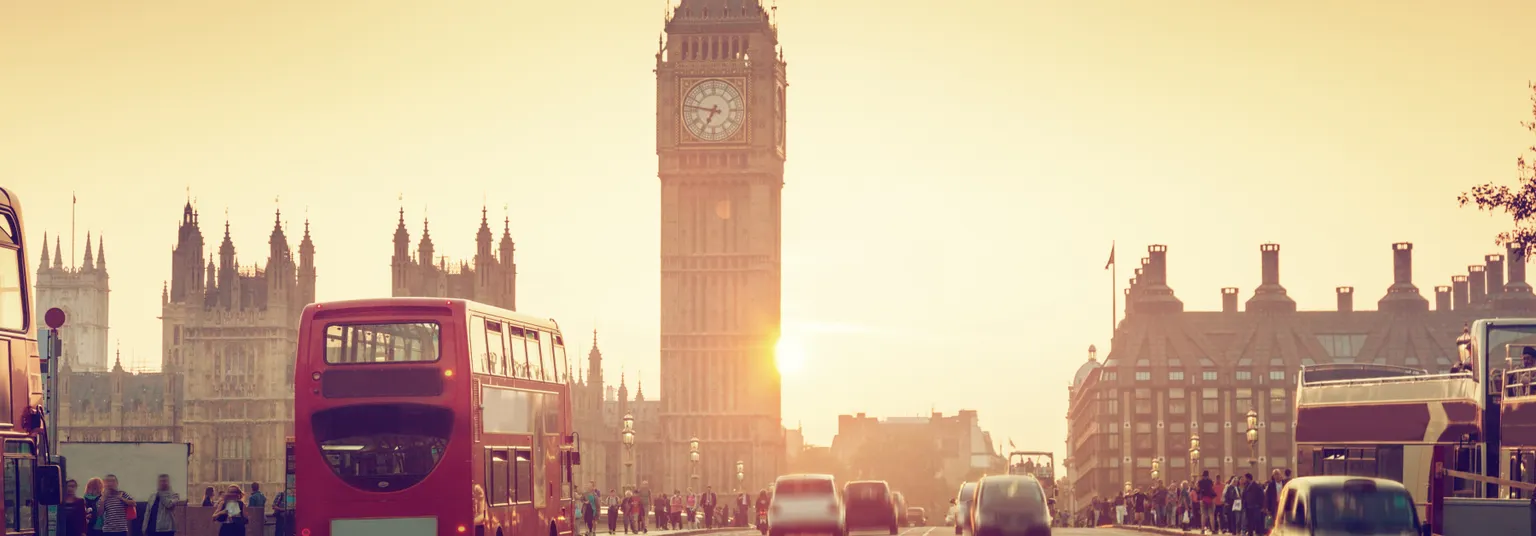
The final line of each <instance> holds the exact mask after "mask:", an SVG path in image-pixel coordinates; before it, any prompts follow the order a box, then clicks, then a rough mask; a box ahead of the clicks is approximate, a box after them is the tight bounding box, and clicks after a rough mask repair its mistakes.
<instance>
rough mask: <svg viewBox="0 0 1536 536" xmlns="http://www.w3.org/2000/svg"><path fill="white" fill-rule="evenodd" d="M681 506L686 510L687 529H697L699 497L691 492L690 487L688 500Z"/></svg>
mask: <svg viewBox="0 0 1536 536" xmlns="http://www.w3.org/2000/svg"><path fill="white" fill-rule="evenodd" d="M683 504H684V507H685V508H687V509H688V528H691V529H696V528H699V525H698V517H697V515H698V512H699V495H698V494H697V493H694V492H693V488H692V487H690V488H688V499H687V501H685V502H684V503H683Z"/></svg>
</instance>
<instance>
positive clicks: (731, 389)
mask: <svg viewBox="0 0 1536 536" xmlns="http://www.w3.org/2000/svg"><path fill="white" fill-rule="evenodd" d="M785 80H786V78H785V64H784V61H783V56H782V55H781V54H780V52H779V48H778V30H777V28H776V27H775V26H774V23H773V16H772V14H771V13H770V12H769V10H766V9H764V8H763V6H762V5H761V3H760V0H682V2H681V5H679V6H677V7H676V8H674V9H673V10H672V12H671V14H670V15H669V16H668V17H667V21H666V38H665V41H664V42H663V43H662V45H661V49H660V50H658V51H657V54H656V89H657V91H656V154H657V157H658V158H657V162H658V166H657V174H658V176H659V177H660V178H661V379H662V391H663V396H662V402H661V403H662V410H661V420H662V422H661V423H659V424H660V426H661V427H662V431H663V437H664V440H663V441H664V442H665V445H664V452H665V456H664V460H665V461H664V465H665V467H664V473H663V474H665V475H666V481H664V482H659V483H655V484H660V485H662V486H664V489H683V488H686V487H692V488H693V489H694V490H695V491H702V490H703V488H704V487H705V486H713V487H714V488H715V491H716V492H726V491H728V490H731V489H734V488H736V487H737V469H738V468H737V462H740V463H741V473H742V476H743V477H744V480H745V487H746V488H748V489H760V488H762V487H765V486H766V485H767V484H768V483H770V482H772V479H773V478H775V477H777V476H778V475H779V474H780V473H781V472H783V470H784V458H785V451H784V432H783V427H782V425H781V422H780V413H779V372H778V369H777V368H776V367H775V363H774V346H775V345H776V343H777V342H778V337H779V286H780V285H779V280H780V276H779V268H780V261H779V259H780V255H779V251H780V234H781V233H780V222H781V218H780V213H781V205H780V194H781V192H782V190H783V188H784V159H785V155H786V152H785V150H786V145H785V141H786V138H785V134H784V127H785V103H786V100H785V90H786V88H787V87H788V84H787V83H786V82H785ZM693 439H697V440H698V442H699V444H698V453H699V454H698V456H697V461H695V460H694V459H693V456H692V455H691V452H692V449H691V446H692V445H690V443H691V442H692V440H693ZM722 500H725V499H722Z"/></svg>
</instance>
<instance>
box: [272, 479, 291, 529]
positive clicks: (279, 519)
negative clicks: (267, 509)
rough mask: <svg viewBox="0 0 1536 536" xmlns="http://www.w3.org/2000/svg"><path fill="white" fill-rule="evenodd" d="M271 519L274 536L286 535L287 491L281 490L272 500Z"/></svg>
mask: <svg viewBox="0 0 1536 536" xmlns="http://www.w3.org/2000/svg"><path fill="white" fill-rule="evenodd" d="M272 518H273V523H274V524H273V529H272V534H273V535H274V536H287V535H288V524H287V521H288V490H287V489H282V490H279V491H278V492H277V496H276V497H273V498H272Z"/></svg>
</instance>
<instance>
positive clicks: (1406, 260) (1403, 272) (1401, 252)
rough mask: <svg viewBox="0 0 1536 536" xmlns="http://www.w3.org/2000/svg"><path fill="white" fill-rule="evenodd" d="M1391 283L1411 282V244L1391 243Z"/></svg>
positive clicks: (1409, 283)
mask: <svg viewBox="0 0 1536 536" xmlns="http://www.w3.org/2000/svg"><path fill="white" fill-rule="evenodd" d="M1392 284H1393V285H1394V286H1396V285H1412V284H1413V244H1410V243H1407V242H1398V243H1396V244H1392Z"/></svg>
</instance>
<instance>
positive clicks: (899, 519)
mask: <svg viewBox="0 0 1536 536" xmlns="http://www.w3.org/2000/svg"><path fill="white" fill-rule="evenodd" d="M891 507H892V508H895V509H896V526H898V527H910V526H912V524H911V523H910V522H909V521H907V498H906V497H904V496H902V494H901V492H899V491H893V492H891Z"/></svg>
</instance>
